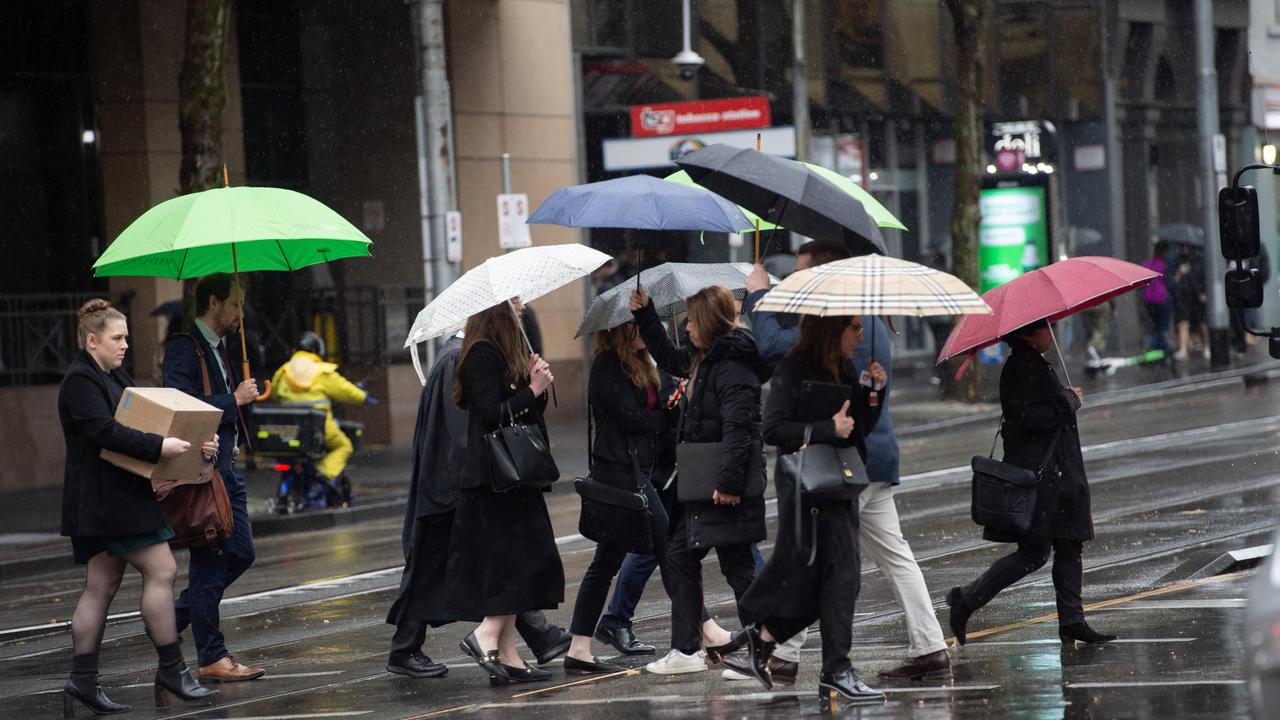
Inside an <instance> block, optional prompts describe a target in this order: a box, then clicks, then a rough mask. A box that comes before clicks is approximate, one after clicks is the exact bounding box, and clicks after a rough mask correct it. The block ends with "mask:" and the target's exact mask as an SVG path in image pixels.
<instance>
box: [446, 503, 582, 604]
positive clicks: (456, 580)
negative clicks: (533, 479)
mask: <svg viewBox="0 0 1280 720" xmlns="http://www.w3.org/2000/svg"><path fill="white" fill-rule="evenodd" d="M446 577H447V579H446V581H445V584H446V589H445V595H446V597H447V598H448V600H447V601H446V603H447V609H448V610H449V612H451V613H455V614H457V615H460V616H476V615H481V616H490V615H513V614H516V613H521V612H524V611H526V610H553V609H555V607H556V606H557V605H559V604H560V603H562V602H564V566H563V565H562V564H561V563H560V551H559V550H558V549H557V548H556V538H555V533H554V532H553V531H552V529H551V518H550V516H548V515H547V504H546V502H545V501H544V500H543V497H542V492H541V491H539V490H531V489H528V488H519V489H516V490H512V491H510V492H505V493H495V492H493V491H492V490H483V489H475V490H463V491H462V492H461V493H460V494H459V497H458V507H457V510H456V511H455V512H454V518H453V532H452V535H451V537H450V541H449V563H448V569H447V571H446Z"/></svg>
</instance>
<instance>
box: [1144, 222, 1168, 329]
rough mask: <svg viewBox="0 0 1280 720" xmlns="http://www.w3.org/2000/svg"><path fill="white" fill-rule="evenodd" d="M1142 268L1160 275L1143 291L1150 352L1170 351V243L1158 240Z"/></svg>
mask: <svg viewBox="0 0 1280 720" xmlns="http://www.w3.org/2000/svg"><path fill="white" fill-rule="evenodd" d="M1142 267H1144V268H1146V269H1148V270H1150V271H1152V272H1155V273H1159V276H1157V277H1156V278H1155V279H1154V280H1152V281H1151V282H1149V283H1147V285H1146V287H1144V288H1143V289H1142V303H1143V305H1144V306H1145V307H1146V309H1147V329H1148V330H1149V331H1150V333H1151V339H1150V341H1148V343H1147V349H1149V350H1165V351H1167V350H1168V349H1169V319H1170V316H1171V314H1172V307H1171V305H1170V302H1169V283H1168V281H1167V276H1168V274H1169V241H1167V240H1156V242H1155V245H1154V246H1152V249H1151V257H1149V258H1147V259H1146V260H1143V261H1142Z"/></svg>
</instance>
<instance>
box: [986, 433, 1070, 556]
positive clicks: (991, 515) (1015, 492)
mask: <svg viewBox="0 0 1280 720" xmlns="http://www.w3.org/2000/svg"><path fill="white" fill-rule="evenodd" d="M1003 429H1004V418H1003V416H1002V417H1001V418H1000V427H999V428H997V429H996V437H995V439H994V440H992V441H991V452H990V453H989V454H988V455H986V456H983V455H974V456H973V460H972V461H970V465H971V467H972V468H973V499H972V503H971V506H970V514H971V515H972V517H973V521H974V522H975V523H977V524H979V525H981V526H983V527H985V528H989V529H991V530H997V531H1000V532H1006V533H1011V534H1014V535H1025V534H1027V532H1029V531H1030V530H1031V524H1032V522H1033V520H1034V518H1035V510H1036V499H1037V497H1038V495H1039V486H1040V480H1041V479H1042V478H1043V477H1044V471H1045V468H1046V467H1047V466H1048V464H1049V460H1050V459H1051V458H1052V457H1053V452H1054V450H1056V449H1057V447H1058V439H1059V438H1060V437H1062V427H1061V426H1059V427H1058V431H1057V432H1055V433H1054V434H1053V441H1052V442H1050V443H1049V449H1048V451H1047V452H1046V453H1045V455H1044V459H1043V460H1041V461H1040V467H1038V468H1036V469H1035V470H1029V469H1027V468H1024V467H1019V466H1017V465H1014V464H1012V463H1007V462H1004V461H1003V460H996V459H995V458H994V456H995V454H996V442H997V441H998V440H999V439H1000V432H1001V431H1002V430H1003Z"/></svg>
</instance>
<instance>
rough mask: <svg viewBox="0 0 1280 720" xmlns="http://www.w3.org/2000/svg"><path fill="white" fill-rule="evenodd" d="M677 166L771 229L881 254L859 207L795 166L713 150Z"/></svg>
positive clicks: (874, 230) (880, 242) (872, 225)
mask: <svg viewBox="0 0 1280 720" xmlns="http://www.w3.org/2000/svg"><path fill="white" fill-rule="evenodd" d="M676 164H677V165H679V166H680V167H681V168H682V169H684V171H685V172H687V173H689V177H691V178H693V180H694V182H696V183H698V184H699V185H701V186H703V187H705V188H707V189H708V190H710V191H712V192H714V193H717V194H719V195H722V196H723V197H725V198H727V199H729V200H731V201H732V202H735V203H737V204H738V205H741V206H742V207H744V208H746V209H748V210H750V211H751V212H753V213H755V214H757V215H759V216H760V217H761V218H763V219H765V220H767V221H769V222H771V223H776V224H779V225H782V226H783V227H786V228H787V229H789V230H794V231H795V232H798V233H800V234H801V235H806V236H808V237H811V238H821V239H824V240H837V239H838V240H841V241H843V242H844V244H845V247H847V248H848V249H849V252H850V253H851V254H853V255H868V254H871V253H880V254H882V255H883V254H885V249H884V239H883V237H882V236H881V235H880V228H879V227H877V226H876V221H875V220H873V219H872V218H871V216H870V215H868V214H867V211H866V209H865V208H863V207H862V203H860V202H858V200H857V199H856V198H854V197H852V196H850V195H849V194H848V193H846V192H844V191H843V190H841V189H840V188H838V187H836V186H835V185H833V184H832V183H831V182H830V181H828V180H827V179H825V178H823V177H822V176H820V175H818V174H817V173H815V172H813V171H812V170H810V169H809V168H807V167H805V166H804V165H801V164H800V163H798V162H795V161H792V160H787V159H786V158H781V157H777V156H775V155H765V154H764V153H760V152H756V151H755V150H747V149H743V148H735V147H730V146H728V145H720V144H717V145H708V146H707V147H705V148H703V149H702V150H698V151H697V152H693V153H690V154H688V155H685V156H684V157H683V158H681V159H679V160H677V161H676ZM761 254H762V255H764V254H765V253H761Z"/></svg>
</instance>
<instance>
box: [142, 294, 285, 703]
mask: <svg viewBox="0 0 1280 720" xmlns="http://www.w3.org/2000/svg"><path fill="white" fill-rule="evenodd" d="M195 301H196V306H195V307H196V309H195V312H196V319H195V321H194V323H193V325H194V327H193V329H192V332H191V333H190V334H183V335H175V336H173V337H172V338H170V339H169V342H168V344H166V345H165V349H164V385H165V387H171V388H177V389H178V390H181V391H182V392H184V393H186V394H188V395H191V396H192V397H196V398H199V399H201V400H203V401H205V402H207V403H209V404H210V405H212V406H214V407H216V408H218V409H219V410H221V411H222V420H221V423H220V424H219V425H218V440H219V446H218V462H217V466H218V472H219V473H221V475H222V481H223V482H224V483H225V484H226V487H227V495H228V496H229V497H230V499H231V517H232V522H233V523H234V529H233V531H232V534H231V537H229V538H227V540H226V542H225V543H224V544H223V545H222V547H212V546H204V547H193V548H191V550H190V554H191V563H190V566H189V568H188V570H187V589H186V590H183V591H182V595H180V596H179V597H178V601H177V603H175V611H176V613H177V620H178V632H179V633H181V632H182V631H183V630H184V629H186V628H187V626H190V627H191V634H192V636H194V638H195V641H196V652H197V653H198V657H199V662H200V671H199V675H200V680H202V681H209V682H236V681H241V680H256V679H258V678H260V677H262V676H263V675H265V674H266V672H267V671H266V670H264V669H262V668H256V667H250V666H248V665H244V664H241V663H240V662H239V661H238V660H236V658H235V656H234V655H232V654H231V652H230V651H229V650H228V649H227V644H226V638H225V637H224V636H223V634H222V628H221V617H220V615H219V605H221V603H222V596H223V594H224V593H225V592H226V590H227V587H228V586H230V585H231V583H233V582H235V581H236V579H237V578H239V577H240V576H241V575H243V574H244V572H245V571H246V570H248V569H249V567H250V566H251V565H253V560H254V549H253V527H252V525H250V524H249V495H248V492H247V491H246V489H245V484H244V475H243V474H241V472H240V471H239V470H237V469H236V465H235V460H236V456H237V455H239V454H240V447H241V445H242V444H243V445H244V446H245V447H248V446H249V443H250V440H249V429H248V426H247V425H246V424H245V421H244V416H245V414H247V413H248V410H246V409H245V408H244V406H245V405H248V404H249V403H251V402H253V401H254V399H255V398H256V397H257V396H258V384H257V382H255V381H254V379H253V378H242V377H240V372H239V369H238V368H237V367H236V363H234V362H232V360H231V356H230V355H229V354H228V352H227V341H226V338H227V337H228V336H230V335H231V334H232V333H233V332H235V330H236V329H237V328H238V326H239V324H240V315H241V309H242V306H243V304H244V292H243V290H242V288H241V287H240V285H239V283H238V282H236V281H235V280H234V279H233V278H232V277H231V275H228V274H226V273H218V274H216V275H206V276H204V277H202V278H200V280H199V281H198V282H197V283H196V294H195ZM202 366H203V367H202ZM204 373H208V378H209V390H210V393H211V394H209V395H205V393H204V377H205V375H204Z"/></svg>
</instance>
